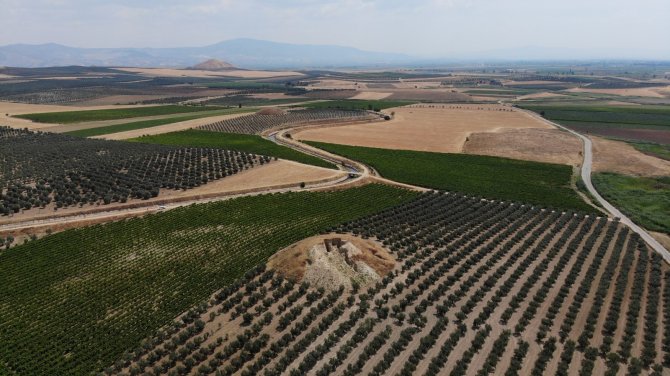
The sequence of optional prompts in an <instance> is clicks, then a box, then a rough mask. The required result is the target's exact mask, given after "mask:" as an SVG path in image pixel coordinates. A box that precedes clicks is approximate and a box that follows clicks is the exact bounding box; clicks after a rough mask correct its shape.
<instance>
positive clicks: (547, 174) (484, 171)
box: [307, 142, 593, 212]
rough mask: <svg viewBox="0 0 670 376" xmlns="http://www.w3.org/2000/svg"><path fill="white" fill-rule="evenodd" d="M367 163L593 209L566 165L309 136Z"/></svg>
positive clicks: (386, 172)
mask: <svg viewBox="0 0 670 376" xmlns="http://www.w3.org/2000/svg"><path fill="white" fill-rule="evenodd" d="M307 143H308V144H309V145H312V146H315V147H317V148H320V149H323V150H326V151H329V152H331V153H334V154H338V155H342V156H345V157H347V158H351V159H353V160H356V161H360V162H363V163H365V164H368V165H370V166H371V167H372V168H374V169H375V170H377V171H378V172H379V174H381V175H382V176H383V177H385V178H388V179H391V180H395V181H399V182H402V183H407V184H413V185H418V186H422V187H426V188H433V189H439V190H446V191H454V192H459V193H463V194H468V195H475V196H481V197H486V198H492V199H500V200H512V201H521V202H529V203H534V204H538V205H543V206H547V207H554V208H566V209H573V210H582V211H587V212H592V211H593V208H591V207H590V206H589V205H587V204H586V203H585V202H584V201H583V200H582V199H581V198H580V197H579V196H578V195H577V193H576V192H575V191H574V190H573V189H572V188H571V180H572V168H571V167H569V166H565V165H557V164H548V163H539V162H530V161H521V160H514V159H506V158H497V157H489V156H479V155H467V154H448V153H431V152H418V151H406V150H390V149H375V148H364V147H356V146H346V145H335V144H325V143H321V142H307Z"/></svg>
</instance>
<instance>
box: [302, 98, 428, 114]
mask: <svg viewBox="0 0 670 376" xmlns="http://www.w3.org/2000/svg"><path fill="white" fill-rule="evenodd" d="M414 103H416V102H410V101H385V100H378V101H368V100H357V99H351V100H335V101H326V102H315V103H308V104H305V105H301V106H303V107H307V108H331V109H342V110H370V111H373V110H374V111H379V110H385V109H387V108H392V107H401V106H406V105H410V104H414Z"/></svg>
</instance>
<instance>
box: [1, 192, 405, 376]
mask: <svg viewBox="0 0 670 376" xmlns="http://www.w3.org/2000/svg"><path fill="white" fill-rule="evenodd" d="M412 197H415V194H414V193H411V192H408V191H403V190H398V189H395V188H391V187H388V186H381V185H368V186H364V187H360V188H355V189H350V190H342V191H336V192H319V193H310V192H300V193H289V194H281V195H279V194H275V195H262V196H253V197H246V198H240V199H235V200H229V201H222V202H217V203H211V204H202V205H193V206H189V207H182V208H178V209H173V210H170V211H167V212H163V213H160V214H155V215H149V216H146V217H144V218H135V219H131V220H126V221H121V222H114V223H109V224H105V225H96V226H93V227H87V228H81V229H76V230H70V231H65V232H60V233H57V234H53V235H50V236H47V237H45V238H42V239H39V240H35V241H32V242H29V243H27V244H24V245H20V246H16V247H12V248H10V249H9V250H4V251H0V301H1V302H2V304H0V370H2V367H3V366H4V367H6V368H7V369H9V370H11V371H12V372H15V373H16V374H20V375H24V374H29V375H49V376H51V375H66V374H76V375H82V374H90V373H92V372H94V371H97V370H103V369H104V368H105V367H107V366H109V365H112V364H113V363H114V361H115V360H116V359H119V358H122V357H123V352H124V351H125V350H129V349H133V348H136V347H138V346H140V341H141V340H142V339H143V338H147V337H149V336H151V335H152V334H153V333H155V332H156V331H157V330H158V329H159V328H161V327H163V326H165V325H167V324H169V323H170V322H171V321H172V320H173V319H174V318H175V317H177V316H178V315H180V314H181V313H183V312H185V311H186V310H188V309H189V308H190V307H193V306H195V305H197V304H199V303H200V302H201V301H204V300H206V299H207V298H208V297H209V296H211V294H213V293H214V292H216V291H217V290H219V289H221V288H223V287H226V286H227V285H229V284H232V283H233V282H234V281H236V280H238V279H239V278H241V277H242V276H243V275H244V274H245V273H246V272H247V271H248V270H251V269H253V268H254V267H256V266H257V265H260V264H262V263H264V262H265V261H266V260H267V259H268V257H269V256H271V255H272V254H273V253H274V252H276V251H277V250H278V249H281V248H283V247H286V246H288V245H289V244H291V243H294V242H296V241H298V240H300V239H303V238H305V237H309V236H312V235H315V234H318V233H319V232H321V231H324V230H325V229H327V228H329V227H332V226H337V225H338V224H339V223H342V222H346V221H349V220H353V219H356V218H360V217H362V216H366V215H370V214H372V213H375V212H377V211H379V210H382V209H384V208H388V207H392V206H394V205H398V204H400V203H402V202H406V201H407V200H409V199H411V198H412Z"/></svg>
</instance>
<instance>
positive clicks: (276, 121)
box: [198, 109, 378, 134]
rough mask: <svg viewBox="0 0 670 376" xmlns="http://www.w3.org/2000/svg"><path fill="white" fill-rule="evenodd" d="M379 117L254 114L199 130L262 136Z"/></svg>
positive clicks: (316, 111)
mask: <svg viewBox="0 0 670 376" xmlns="http://www.w3.org/2000/svg"><path fill="white" fill-rule="evenodd" d="M376 118H378V116H376V115H372V114H370V113H369V112H366V111H362V110H321V109H314V110H312V109H303V110H299V109H298V110H289V111H287V112H285V113H281V114H271V115H265V114H253V115H247V116H242V117H238V118H234V119H227V120H222V121H219V122H216V123H212V124H207V125H203V126H201V127H199V128H198V129H202V130H206V131H215V132H226V133H241V134H260V133H262V132H264V131H267V130H269V129H273V128H280V127H283V126H288V125H297V124H307V123H317V122H324V121H328V122H329V123H333V122H338V121H352V120H366V119H376Z"/></svg>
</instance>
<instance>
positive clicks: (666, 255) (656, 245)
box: [522, 110, 670, 263]
mask: <svg viewBox="0 0 670 376" xmlns="http://www.w3.org/2000/svg"><path fill="white" fill-rule="evenodd" d="M522 111H527V113H529V114H530V115H532V116H534V117H536V118H537V119H541V120H543V121H545V122H547V123H548V124H551V125H553V126H555V127H557V128H559V129H563V130H564V131H567V132H570V133H571V134H574V135H575V136H577V137H579V138H580V139H581V140H582V143H583V145H584V162H583V163H582V169H581V177H582V180H583V181H584V184H585V185H586V188H587V189H588V190H589V193H591V195H593V197H595V198H596V200H598V202H599V203H600V204H601V205H602V206H603V207H604V208H605V210H607V212H609V213H610V215H612V216H613V217H617V218H620V221H621V223H623V224H625V225H627V226H628V227H630V228H631V230H633V231H634V232H636V233H637V234H638V235H640V237H641V238H642V239H643V240H644V241H645V242H646V243H647V244H648V245H649V246H650V247H651V248H652V249H653V250H654V251H656V252H657V253H659V254H660V255H661V256H663V259H664V260H665V262H667V263H670V252H668V250H667V249H665V247H664V246H663V245H662V244H661V243H660V242H659V241H658V240H656V239H655V238H654V237H653V236H651V235H649V233H648V232H647V231H645V230H644V229H643V228H641V227H640V226H638V225H636V224H635V223H634V222H633V221H632V220H630V218H628V217H626V216H625V215H624V214H623V213H622V212H621V211H620V210H619V209H617V208H616V207H614V205H612V204H610V203H609V202H608V201H607V200H605V199H604V198H603V197H602V196H601V195H600V193H598V191H597V190H596V189H595V187H594V186H593V182H591V168H592V166H593V143H592V142H591V139H589V138H588V137H586V136H583V135H582V134H580V133H578V132H575V131H573V130H571V129H569V128H566V127H564V126H562V125H560V124H558V123H555V122H553V121H550V120H547V119H544V118H543V117H541V116H540V115H537V114H535V113H534V112H532V111H529V110H522Z"/></svg>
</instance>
